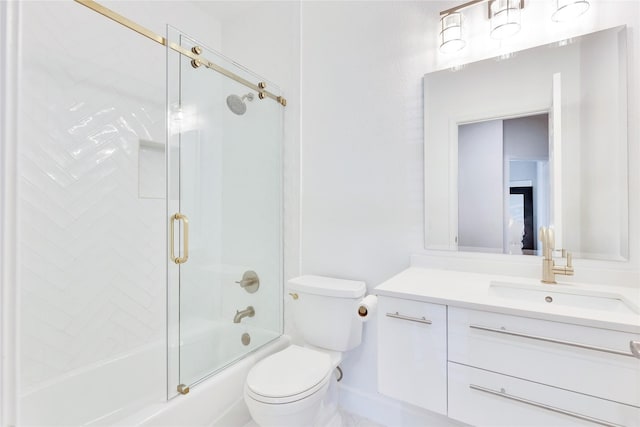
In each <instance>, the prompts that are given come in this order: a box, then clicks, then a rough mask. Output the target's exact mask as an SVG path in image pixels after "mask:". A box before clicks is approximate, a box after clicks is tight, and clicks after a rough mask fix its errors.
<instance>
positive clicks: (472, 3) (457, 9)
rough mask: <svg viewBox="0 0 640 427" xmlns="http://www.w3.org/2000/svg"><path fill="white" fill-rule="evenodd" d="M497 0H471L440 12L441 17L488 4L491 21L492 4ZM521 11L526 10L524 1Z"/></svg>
mask: <svg viewBox="0 0 640 427" xmlns="http://www.w3.org/2000/svg"><path fill="white" fill-rule="evenodd" d="M494 1H495V0H471V1H468V2H466V3H463V4H461V5H460V6H456V7H452V8H450V9H447V10H443V11H442V12H440V17H443V16H446V15H448V14H450V13H454V12H460V11H461V10H463V9H466V8H468V7H471V6H475V5H476V4H480V3H487V9H488V12H487V17H488V18H489V19H491V3H493V2H494ZM520 9H524V0H520Z"/></svg>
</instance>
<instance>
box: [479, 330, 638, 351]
mask: <svg viewBox="0 0 640 427" xmlns="http://www.w3.org/2000/svg"><path fill="white" fill-rule="evenodd" d="M469 327H470V328H471V329H478V330H480V331H487V332H495V333H497V334H503V335H511V336H514V337H520V338H529V339H532V340H538V341H544V342H550V343H554V344H562V345H568V346H571V347H577V348H583V349H585V350H595V351H601V352H603V353H610V354H617V355H619V356H629V357H638V356H636V355H635V354H633V353H627V352H626V351H619V350H612V349H610V348H604V347H596V346H594V345H587V344H581V343H579V342H573V341H564V340H558V339H555V338H548V337H541V336H538V335H529V334H523V333H520V332H511V331H507V330H506V329H496V328H487V327H486V326H478V325H469ZM634 342H636V341H631V342H630V345H631V348H632V349H633V343H634Z"/></svg>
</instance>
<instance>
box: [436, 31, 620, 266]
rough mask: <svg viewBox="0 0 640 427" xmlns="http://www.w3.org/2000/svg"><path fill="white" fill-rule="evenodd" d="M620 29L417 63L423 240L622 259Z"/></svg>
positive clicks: (454, 246)
mask: <svg viewBox="0 0 640 427" xmlns="http://www.w3.org/2000/svg"><path fill="white" fill-rule="evenodd" d="M626 31H627V30H626V27H625V26H621V27H615V28H611V29H607V30H603V31H598V32H594V33H591V34H587V35H584V36H581V37H579V38H575V39H571V40H563V41H561V42H557V43H553V44H549V45H544V46H539V47H535V48H532V49H527V50H523V51H520V52H515V53H513V54H510V55H508V56H505V57H501V58H495V59H487V60H483V61H478V62H474V63H470V64H466V65H465V66H463V67H458V69H457V70H455V71H454V70H442V71H437V72H433V73H429V74H427V75H425V77H424V125H425V126H424V128H425V150H424V156H425V159H424V164H425V246H426V248H427V249H440V250H460V251H481V252H494V253H513V254H532V255H535V254H538V253H539V242H538V241H537V229H538V228H539V227H540V226H542V225H551V226H553V227H554V228H555V230H556V233H555V234H556V247H557V248H565V249H567V250H568V251H570V252H572V253H573V254H574V257H576V258H589V259H603V260H625V259H627V257H628V240H627V239H628V236H627V235H628V184H627V172H628V170H627V168H628V164H627V163H628V157H627V43H626Z"/></svg>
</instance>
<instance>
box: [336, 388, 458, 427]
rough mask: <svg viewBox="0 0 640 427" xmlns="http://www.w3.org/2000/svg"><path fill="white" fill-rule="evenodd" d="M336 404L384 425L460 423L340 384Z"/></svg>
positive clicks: (412, 426) (453, 425)
mask: <svg viewBox="0 0 640 427" xmlns="http://www.w3.org/2000/svg"><path fill="white" fill-rule="evenodd" d="M340 407H341V408H343V409H344V410H346V411H347V412H350V413H352V414H355V415H358V416H361V417H364V418H368V419H370V420H371V421H373V422H375V423H378V424H381V425H383V426H386V427H424V426H430V427H462V426H466V424H462V423H460V422H458V421H455V420H452V419H450V418H447V417H446V416H444V415H440V414H436V413H435V412H430V411H427V410H424V409H421V408H418V407H416V406H413V405H409V404H408V403H402V402H400V401H397V400H395V399H391V398H389V397H386V396H383V395H381V394H379V393H365V392H363V391H361V390H358V389H355V388H352V387H348V386H343V385H340Z"/></svg>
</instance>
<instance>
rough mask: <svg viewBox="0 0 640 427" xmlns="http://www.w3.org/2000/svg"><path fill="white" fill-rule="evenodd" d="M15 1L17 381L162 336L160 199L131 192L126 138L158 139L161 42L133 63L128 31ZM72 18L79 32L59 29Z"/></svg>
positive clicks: (66, 10)
mask: <svg viewBox="0 0 640 427" xmlns="http://www.w3.org/2000/svg"><path fill="white" fill-rule="evenodd" d="M23 12H24V15H23V16H24V31H23V47H24V49H25V52H28V54H27V55H25V57H24V65H23V72H24V75H23V81H22V82H23V85H22V86H21V105H20V113H21V114H20V117H21V127H20V131H21V138H20V139H21V144H20V146H19V163H20V177H19V179H20V181H19V185H20V191H19V196H20V207H19V209H20V224H19V233H20V248H19V251H20V259H21V269H20V276H21V283H22V287H21V295H20V298H21V308H22V310H21V331H20V332H21V333H20V340H21V350H22V351H21V356H22V357H21V380H22V381H21V385H22V390H23V391H28V390H29V389H30V388H32V387H34V386H37V385H39V384H41V383H43V382H44V381H47V380H51V379H53V378H55V377H58V376H60V375H62V374H65V373H69V372H71V371H74V370H77V369H80V368H83V367H87V366H89V365H91V364H96V363H98V362H100V361H103V360H106V359H110V358H113V357H114V356H117V355H120V354H123V353H126V352H129V351H131V350H132V349H135V348H136V347H139V346H142V345H144V344H147V343H150V342H154V341H160V340H162V339H164V330H165V329H164V328H165V325H164V316H165V314H164V313H165V288H164V277H165V273H164V262H165V260H164V248H165V244H164V241H165V235H164V234H165V233H164V217H165V212H164V200H162V199H142V198H139V197H138V141H139V139H141V138H142V139H148V140H153V141H159V142H163V141H164V139H165V135H164V114H165V112H164V94H163V92H164V72H163V62H162V59H163V58H162V54H163V51H162V49H161V48H160V49H158V51H156V52H155V53H157V54H156V55H153V56H150V55H149V56H148V59H149V61H148V64H147V65H146V66H145V64H144V63H145V62H147V61H144V58H146V57H147V55H145V56H144V57H143V56H140V55H139V52H136V51H135V50H134V49H130V48H127V49H123V48H122V46H123V45H126V44H135V43H136V42H137V40H136V39H135V38H133V37H132V36H131V35H130V34H128V33H127V32H120V34H117V35H116V36H115V37H114V36H112V35H113V33H114V31H113V30H118V28H114V27H112V25H113V24H112V23H110V22H108V21H105V20H102V19H101V18H100V17H99V16H92V15H90V14H88V13H87V12H88V10H85V9H84V8H80V7H79V6H78V5H65V4H61V3H57V2H53V3H46V4H44V3H36V4H25V5H24V8H23ZM74 17H75V18H76V19H74ZM79 22H84V23H85V25H81V28H78V30H77V31H64V32H61V31H60V28H61V27H63V26H65V25H74V26H77V25H78V23H79ZM89 24H91V26H93V28H91V27H90V26H89ZM105 30H106V31H105ZM45 34H46V35H47V36H44V35H45ZM107 34H108V35H109V37H105V35H107ZM138 67H141V68H138ZM152 70H153V71H152ZM155 179H157V180H159V181H164V173H163V174H161V175H158V176H157V177H155Z"/></svg>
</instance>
